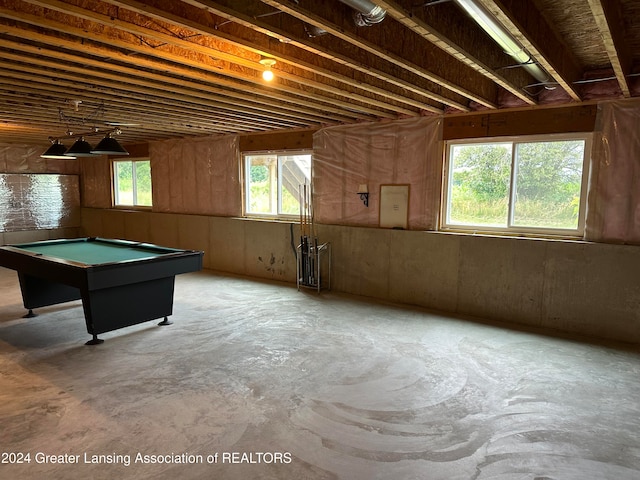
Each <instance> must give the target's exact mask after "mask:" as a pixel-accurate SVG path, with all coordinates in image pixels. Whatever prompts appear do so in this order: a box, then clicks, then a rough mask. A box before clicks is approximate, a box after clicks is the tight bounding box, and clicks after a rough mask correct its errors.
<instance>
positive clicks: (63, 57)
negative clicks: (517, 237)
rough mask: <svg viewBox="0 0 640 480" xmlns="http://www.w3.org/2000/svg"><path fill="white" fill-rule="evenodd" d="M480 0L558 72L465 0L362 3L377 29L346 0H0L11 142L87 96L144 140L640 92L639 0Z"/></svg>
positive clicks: (0, 100)
mask: <svg viewBox="0 0 640 480" xmlns="http://www.w3.org/2000/svg"><path fill="white" fill-rule="evenodd" d="M474 1H475V2H476V4H477V5H480V6H482V7H483V8H484V9H485V10H486V11H487V12H489V14H490V15H492V16H493V17H494V18H495V20H496V22H497V23H499V24H501V25H503V27H504V28H505V29H506V31H507V32H508V33H509V35H511V36H512V37H514V38H515V40H517V41H518V42H519V43H520V44H521V45H522V46H523V47H524V49H525V50H526V52H527V53H528V54H530V56H531V58H532V60H533V61H535V62H536V64H537V65H539V66H540V67H541V68H542V69H543V70H544V71H546V72H548V74H549V78H548V79H544V81H540V80H539V79H538V77H539V75H537V74H536V73H534V72H531V71H530V69H529V68H528V67H526V68H523V66H522V65H521V64H519V63H518V62H514V60H513V59H512V58H511V57H509V55H507V54H506V53H505V51H503V48H502V47H500V46H499V45H498V44H497V43H496V42H495V41H493V40H492V39H491V38H490V37H489V35H488V34H487V33H486V32H485V31H484V30H482V29H481V28H480V26H479V25H478V24H476V23H475V22H474V20H473V18H472V16H470V15H468V14H467V13H466V12H465V11H463V9H462V8H461V5H462V4H461V2H458V1H457V0H450V1H446V2H445V1H442V0H425V1H424V2H415V1H414V0H371V1H369V2H368V1H367V0H362V2H358V3H360V4H362V3H363V2H364V4H367V5H371V6H375V5H378V6H380V7H382V8H383V9H384V10H385V11H386V16H385V18H384V20H383V21H381V22H380V23H376V24H375V25H371V26H362V25H361V24H358V23H357V22H355V21H354V15H353V14H354V13H355V10H354V8H353V7H351V6H349V5H347V2H346V1H341V0H325V1H323V2H317V1H315V0H297V1H295V2H292V1H289V0H175V1H171V2H167V1H165V0H144V1H143V0H0V57H1V58H0V143H17V142H21V143H37V144H41V145H46V144H47V143H48V140H47V138H48V137H49V136H52V135H58V134H60V132H62V134H65V133H66V131H67V130H70V126H69V125H67V123H68V122H65V121H62V120H61V118H60V115H61V113H60V112H61V111H62V112H65V114H66V115H67V116H66V117H65V118H66V119H67V120H68V119H69V118H72V115H71V114H70V113H69V110H70V109H71V108H72V106H73V102H81V107H80V110H81V111H82V110H83V109H84V110H85V111H86V110H91V109H92V108H93V109H96V111H97V112H99V113H100V114H101V115H102V118H100V119H98V120H99V122H98V121H97V120H92V121H95V122H97V123H99V128H100V129H103V128H105V126H108V125H107V124H111V123H113V124H123V125H126V126H123V127H122V134H121V137H120V138H122V139H123V141H125V142H131V143H138V142H144V141H151V140H158V139H163V138H172V137H177V136H192V135H218V134H220V135H222V134H243V133H253V132H255V133H258V132H271V131H283V130H290V131H292V130H301V129H312V130H313V129H317V128H321V127H323V126H331V125H339V124H348V123H354V122H370V121H385V120H392V119H399V118H407V117H415V116H420V115H449V114H455V113H461V112H469V111H474V110H496V109H500V108H505V107H512V106H513V107H523V106H526V107H528V108H539V107H544V106H546V105H547V104H549V103H550V102H555V103H561V102H564V103H569V102H580V101H582V99H584V98H589V99H593V98H623V97H626V98H629V97H634V96H636V95H638V94H640V85H639V82H638V77H636V75H637V71H638V67H640V22H639V21H638V19H640V6H639V5H638V3H637V2H636V1H635V0H619V1H612V0H562V1H561V2H558V1H557V0H529V1H526V2H523V1H521V0H474ZM634 18H635V19H636V20H634ZM264 57H268V58H271V59H274V60H276V62H277V63H276V64H275V65H274V66H273V67H272V70H273V71H274V73H275V74H276V78H275V80H274V81H273V82H271V83H267V82H265V81H264V80H263V79H262V78H261V73H262V71H263V69H264V68H265V67H264V66H263V65H262V64H261V63H260V60H261V59H262V58H264ZM514 63H515V64H514ZM534 75H535V76H536V78H535V79H534ZM594 79H595V80H598V81H599V83H598V85H597V87H598V88H597V89H596V88H592V87H591V85H593V84H592V83H587V82H592V81H593V80H594ZM612 79H615V80H612ZM554 87H555V90H553V89H554ZM81 113H82V112H81ZM100 122H101V123H100ZM76 127H78V125H73V129H75V130H77V129H78V128H76ZM80 127H81V128H84V127H85V125H84V124H81V125H80ZM86 127H87V128H89V127H91V128H96V126H95V125H88V124H87V125H86Z"/></svg>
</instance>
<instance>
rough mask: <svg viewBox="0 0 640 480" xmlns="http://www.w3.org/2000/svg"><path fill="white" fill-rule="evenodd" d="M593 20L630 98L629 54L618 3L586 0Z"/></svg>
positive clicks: (623, 89) (621, 88)
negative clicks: (628, 78)
mask: <svg viewBox="0 0 640 480" xmlns="http://www.w3.org/2000/svg"><path fill="white" fill-rule="evenodd" d="M588 2H589V6H590V7H591V11H592V12H593V18H594V20H595V21H596V24H597V25H598V30H599V31H600V35H601V36H602V43H603V45H604V48H605V50H606V52H607V55H608V56H609V61H610V62H611V66H612V68H613V71H614V73H615V75H616V78H617V80H618V84H619V85H620V90H621V91H622V94H623V95H624V96H625V97H630V96H631V90H630V88H629V81H628V80H627V77H628V76H629V75H630V74H631V52H630V50H629V47H628V45H627V44H626V42H625V40H624V27H623V25H624V23H623V21H622V18H621V14H620V4H619V2H613V1H611V0H588Z"/></svg>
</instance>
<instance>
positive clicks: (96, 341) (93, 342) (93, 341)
mask: <svg viewBox="0 0 640 480" xmlns="http://www.w3.org/2000/svg"><path fill="white" fill-rule="evenodd" d="M103 342H104V340H102V339H101V338H98V336H97V335H96V334H95V333H94V334H93V338H92V339H91V340H89V341H88V342H87V343H85V345H100V344H101V343H103Z"/></svg>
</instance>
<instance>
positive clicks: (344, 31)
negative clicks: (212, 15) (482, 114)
mask: <svg viewBox="0 0 640 480" xmlns="http://www.w3.org/2000/svg"><path fill="white" fill-rule="evenodd" d="M262 2H263V3H266V4H268V5H271V6H272V7H274V8H277V9H279V10H281V11H283V12H285V13H287V14H288V15H291V16H293V17H295V18H298V19H299V20H301V21H303V22H306V23H308V24H310V25H313V26H315V27H317V28H321V29H323V30H325V31H327V32H328V33H330V34H331V35H332V36H334V37H336V38H339V39H340V40H342V41H345V42H347V43H349V44H351V45H354V46H356V47H358V48H360V49H362V50H364V51H366V52H369V53H371V54H373V55H374V56H375V57H378V58H381V59H384V60H385V61H387V62H390V63H392V64H393V65H395V66H397V67H399V68H402V69H404V70H407V71H409V72H411V73H413V74H415V75H417V76H419V77H422V78H425V79H427V80H429V81H431V82H434V83H436V84H438V85H440V86H441V87H443V88H445V89H448V90H451V91H452V92H455V93H458V94H459V95H462V96H464V97H466V98H468V99H470V100H472V101H474V102H477V103H479V104H481V105H484V106H485V107H488V108H497V102H496V97H497V90H496V88H495V84H494V83H493V82H491V81H489V80H488V79H487V78H486V77H483V76H482V75H480V74H478V72H476V71H475V70H473V69H471V68H469V67H468V66H467V65H464V64H461V63H459V62H455V63H452V62H451V61H450V58H447V55H446V54H445V53H444V52H442V50H440V49H438V48H437V47H434V46H433V45H432V44H431V43H430V42H427V41H425V40H424V39H422V38H420V37H419V36H417V35H416V38H417V39H420V40H421V41H422V42H424V43H422V44H421V45H420V47H415V46H414V48H412V49H411V50H407V49H406V48H405V49H404V50H403V47H402V45H401V44H400V42H396V44H394V43H393V42H389V43H388V44H386V45H385V46H384V47H382V46H381V45H379V44H376V43H374V42H372V41H370V40H368V39H367V38H365V36H364V35H363V34H362V32H361V31H359V30H357V27H356V26H354V25H353V24H352V23H353V22H351V23H347V22H342V23H336V22H334V21H331V20H330V19H329V18H331V17H334V18H335V17H336V15H337V14H336V12H335V10H336V9H335V6H334V5H328V4H326V3H322V2H315V3H314V2H310V3H307V4H306V8H303V7H301V6H300V4H293V3H290V2H288V1H284V0H262ZM345 8H346V7H345ZM311 9H313V10H311ZM391 20H392V19H388V20H387V19H385V25H384V27H385V35H386V36H388V37H389V38H397V39H400V38H403V32H402V30H403V29H404V27H403V26H402V25H400V24H397V23H396V25H395V26H394V25H393V24H392V23H390V21H391ZM349 21H350V19H349ZM365 28H366V27H365ZM404 35H405V37H406V32H405V34H404ZM418 55H419V56H420V58H418ZM408 58H411V59H412V60H409V59H408ZM429 64H434V65H438V66H439V67H440V69H441V70H442V69H443V67H450V68H452V69H454V70H455V73H452V72H447V74H448V76H449V77H450V78H445V77H444V76H443V75H438V74H435V73H434V72H433V71H432V70H430V69H429V68H427V65H429ZM463 85H464V86H463ZM489 91H491V92H492V93H491V94H488V92H489ZM490 97H491V98H490Z"/></svg>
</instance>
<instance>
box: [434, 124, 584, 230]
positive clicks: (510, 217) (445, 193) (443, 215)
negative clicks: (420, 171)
mask: <svg viewBox="0 0 640 480" xmlns="http://www.w3.org/2000/svg"><path fill="white" fill-rule="evenodd" d="M557 141H584V154H583V159H582V178H581V184H580V206H579V209H578V225H577V227H576V228H575V229H567V228H553V227H531V226H521V225H514V224H513V222H514V205H515V197H516V191H515V190H516V188H514V177H515V175H517V169H518V166H517V158H516V157H515V151H516V148H517V144H526V143H537V142H541V143H543V142H557ZM592 141H593V134H592V133H590V132H575V133H562V134H547V135H516V136H505V137H487V138H467V139H452V140H447V141H445V149H444V157H445V158H444V162H443V163H444V169H443V178H442V201H441V208H440V230H442V231H449V232H461V233H474V234H476V233H487V234H505V235H517V236H530V237H551V238H553V237H563V238H572V239H580V238H583V237H584V230H585V218H586V206H587V194H588V182H589V176H590V168H591V155H592ZM497 143H511V164H510V167H509V168H510V172H509V193H508V201H509V203H508V213H507V225H506V226H504V227H502V226H491V225H471V224H468V225H467V224H458V223H451V221H450V208H449V200H450V198H451V188H452V183H453V176H452V175H451V151H452V147H453V146H455V145H486V144H497Z"/></svg>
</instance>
